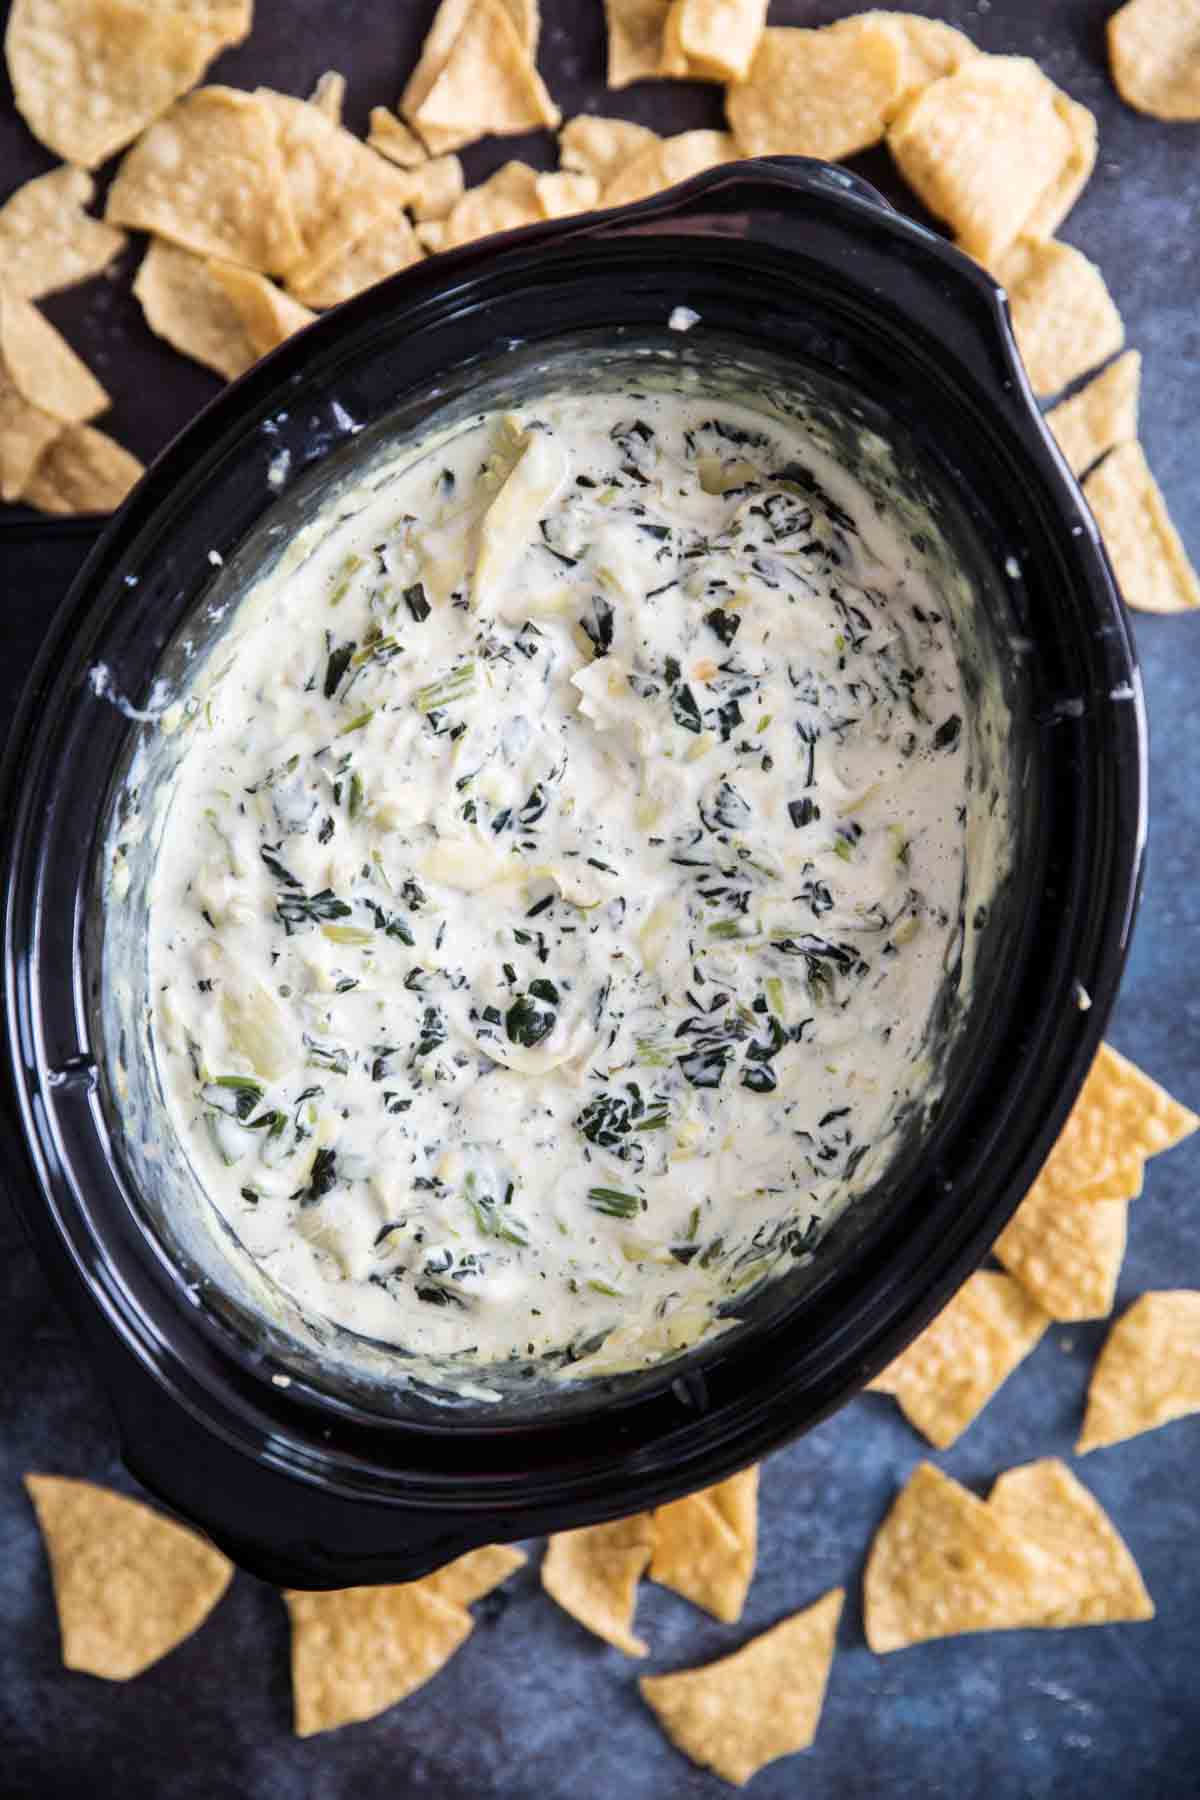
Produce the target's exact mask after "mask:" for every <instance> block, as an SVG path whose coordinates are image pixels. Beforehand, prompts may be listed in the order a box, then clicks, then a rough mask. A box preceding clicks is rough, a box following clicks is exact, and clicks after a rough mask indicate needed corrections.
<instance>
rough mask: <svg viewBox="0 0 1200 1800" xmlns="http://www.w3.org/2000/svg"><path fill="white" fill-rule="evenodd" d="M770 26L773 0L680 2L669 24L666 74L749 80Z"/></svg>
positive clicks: (663, 54) (664, 59)
mask: <svg viewBox="0 0 1200 1800" xmlns="http://www.w3.org/2000/svg"><path fill="white" fill-rule="evenodd" d="M766 22H767V0H675V4H674V5H673V6H672V8H671V10H670V12H669V13H668V14H667V17H666V21H665V23H664V25H663V42H662V51H661V60H660V63H659V74H660V75H679V76H684V77H687V78H690V79H691V80H694V81H745V79H746V76H747V75H748V74H749V72H750V65H751V63H752V62H753V61H754V53H755V51H756V50H757V49H758V44H759V40H760V38H761V37H762V34H763V27H764V26H765V25H766Z"/></svg>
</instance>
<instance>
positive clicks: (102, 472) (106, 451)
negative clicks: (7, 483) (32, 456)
mask: <svg viewBox="0 0 1200 1800" xmlns="http://www.w3.org/2000/svg"><path fill="white" fill-rule="evenodd" d="M143 472H144V471H143V469H142V465H141V463H140V462H139V461H138V459H137V457H136V456H131V455H130V453H129V451H128V450H124V449H122V447H121V445H120V444H118V443H115V442H114V440H113V439H112V438H110V437H109V436H108V435H107V433H106V432H103V431H97V430H96V428H95V426H94V425H68V426H67V427H66V428H65V430H62V431H60V432H59V434H58V436H57V437H56V438H55V439H54V441H53V443H51V444H50V445H49V447H48V448H47V449H45V450H44V451H43V452H42V454H41V456H40V457H39V458H38V460H37V464H36V466H35V468H34V471H33V474H32V475H31V476H30V477H29V480H28V481H27V482H26V483H25V486H24V488H23V489H22V492H21V498H22V500H25V501H28V503H29V505H30V506H36V507H37V508H38V510H39V511H40V512H46V513H61V514H71V515H74V514H79V513H109V512H114V511H115V510H116V508H117V507H118V506H120V504H121V502H122V500H123V499H124V498H125V496H126V494H127V493H128V492H129V490H130V488H132V487H133V486H134V485H135V483H136V482H138V481H140V479H141V477H142V474H143Z"/></svg>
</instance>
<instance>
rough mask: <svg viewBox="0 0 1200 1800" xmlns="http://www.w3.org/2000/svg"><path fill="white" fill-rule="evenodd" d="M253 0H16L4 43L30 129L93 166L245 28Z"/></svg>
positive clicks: (128, 139)
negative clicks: (204, 0) (192, 1)
mask: <svg viewBox="0 0 1200 1800" xmlns="http://www.w3.org/2000/svg"><path fill="white" fill-rule="evenodd" d="M250 18H251V6H250V0H244V3H241V4H239V0H227V3H226V4H222V5H220V6H216V5H208V6H188V5H186V4H180V5H178V6H165V5H155V4H153V3H151V0H141V3H139V0H124V3H123V4H121V5H114V4H113V0H13V6H12V10H11V11H10V13H9V15H8V28H7V31H6V34H5V40H4V46H5V52H6V55H7V59H8V71H9V75H10V76H11V78H12V84H13V97H14V98H15V100H16V103H17V108H18V110H19V112H20V113H21V115H22V117H23V118H24V120H25V123H26V124H27V125H28V126H29V129H30V131H32V133H33V135H34V136H35V137H36V138H39V139H40V140H41V142H42V143H43V144H46V145H48V146H49V148H50V149H51V150H54V151H56V152H57V154H58V155H59V156H61V157H62V158H63V161H64V162H69V163H76V164H78V165H79V166H80V167H82V168H85V169H94V168H96V167H97V166H98V164H100V163H102V162H104V161H105V160H106V159H107V158H108V157H110V156H112V155H113V153H114V152H115V151H117V150H121V149H123V148H124V146H125V145H126V144H129V143H132V141H133V139H134V138H135V137H137V135H138V133H139V132H141V131H143V130H144V129H145V127H146V126H147V125H149V124H150V123H151V121H152V120H154V119H157V118H158V117H159V116H160V114H162V113H164V112H166V110H167V108H168V107H169V106H171V105H172V103H173V102H174V101H176V100H177V99H178V98H179V96H180V95H181V94H185V93H186V92H187V91H188V89H189V88H191V87H194V85H195V84H196V82H197V81H199V79H200V77H201V76H202V75H203V73H204V71H205V69H206V68H207V67H208V65H209V63H210V62H211V61H212V60H213V58H214V57H215V56H217V55H218V54H219V53H220V52H221V51H222V50H224V49H225V48H226V47H227V46H228V45H230V44H240V43H241V41H242V39H243V38H245V37H246V36H247V34H248V32H249V30H250Z"/></svg>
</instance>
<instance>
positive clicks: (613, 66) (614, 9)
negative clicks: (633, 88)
mask: <svg viewBox="0 0 1200 1800" xmlns="http://www.w3.org/2000/svg"><path fill="white" fill-rule="evenodd" d="M670 10H671V0H604V17H605V20H606V22H607V25H608V85H609V87H610V88H623V87H628V86H629V84H630V82H632V81H644V80H645V79H646V78H647V76H653V75H657V74H658V73H659V69H660V65H661V63H662V41H663V28H664V27H665V25H666V22H667V14H668V13H669V12H670Z"/></svg>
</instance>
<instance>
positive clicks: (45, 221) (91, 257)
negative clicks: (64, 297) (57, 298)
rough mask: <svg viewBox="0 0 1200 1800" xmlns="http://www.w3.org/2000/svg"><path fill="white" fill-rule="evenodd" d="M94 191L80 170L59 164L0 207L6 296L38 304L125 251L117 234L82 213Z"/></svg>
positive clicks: (1, 266)
mask: <svg viewBox="0 0 1200 1800" xmlns="http://www.w3.org/2000/svg"><path fill="white" fill-rule="evenodd" d="M95 187H96V184H95V182H94V181H93V180H92V178H91V176H90V175H85V174H84V172H83V170H82V169H72V168H68V167H66V166H64V167H63V168H59V169H51V171H50V173H49V174H48V175H38V176H36V177H35V179H34V180H33V181H27V182H26V183H25V184H24V186H23V187H19V188H17V190H16V191H15V193H12V194H10V195H9V197H8V199H7V200H6V201H5V202H4V204H3V206H0V269H3V271H4V273H3V281H4V286H5V288H6V289H7V291H8V292H9V293H10V294H15V295H16V296H17V297H18V298H19V299H23V300H40V299H42V298H43V296H44V295H46V294H55V293H57V292H58V291H59V289H60V288H68V287H74V285H75V284H76V282H79V281H86V280H88V278H89V277H90V276H92V275H99V274H100V272H101V270H103V269H106V268H107V267H108V265H109V263H111V262H112V260H113V258H114V257H115V256H118V255H119V254H120V252H121V251H122V250H123V249H124V248H125V243H126V237H125V233H124V232H123V231H117V230H116V228H115V227H114V226H112V225H106V224H105V223H104V221H103V220H102V219H93V218H92V216H91V214H90V213H88V212H86V211H85V210H84V209H85V208H86V206H87V204H88V202H89V201H90V200H91V198H92V195H93V193H94V191H95Z"/></svg>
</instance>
